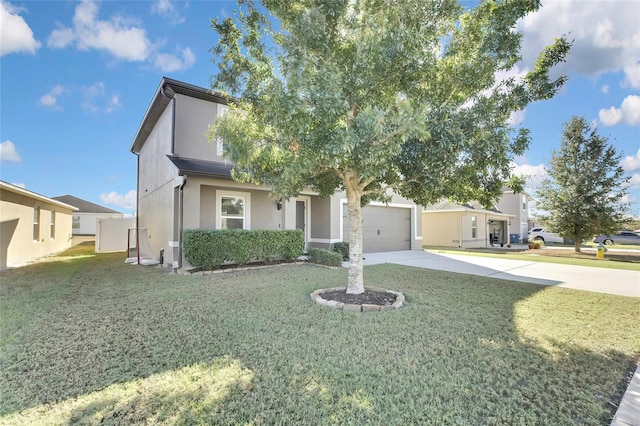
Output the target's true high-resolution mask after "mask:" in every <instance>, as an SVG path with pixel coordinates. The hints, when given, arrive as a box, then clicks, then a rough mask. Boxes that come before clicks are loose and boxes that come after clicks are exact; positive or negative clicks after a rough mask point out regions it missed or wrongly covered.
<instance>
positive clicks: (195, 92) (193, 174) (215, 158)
mask: <svg viewBox="0 0 640 426" xmlns="http://www.w3.org/2000/svg"><path fill="white" fill-rule="evenodd" d="M226 108H227V106H226V100H225V98H223V97H222V96H220V95H219V94H216V93H213V92H212V91H211V90H208V89H204V88H201V87H197V86H193V85H191V84H187V83H183V82H180V81H177V80H173V79H169V78H163V79H162V81H161V82H160V86H159V87H158V89H157V90H156V92H155V94H154V96H153V99H152V101H151V105H150V106H149V108H148V109H147V112H146V113H145V115H144V118H143V120H142V123H141V125H140V127H139V129H138V131H137V133H136V135H135V138H134V140H133V143H132V145H131V152H133V153H134V154H135V155H137V156H138V177H137V181H138V183H137V192H138V200H137V204H138V205H137V212H138V215H137V226H138V228H144V229H146V232H145V233H144V234H143V235H145V238H146V239H148V242H149V245H150V247H151V250H152V251H153V252H154V253H157V254H158V255H159V252H160V250H161V249H162V248H164V249H165V251H164V256H165V257H164V260H165V263H166V264H169V265H173V267H174V268H181V267H183V268H188V267H189V265H188V264H187V261H186V259H184V257H183V254H182V241H181V238H182V233H183V231H184V230H186V229H230V228H240V229H273V230H278V229H283V230H284V229H301V230H303V232H304V235H305V242H306V244H307V246H308V247H324V248H329V247H330V246H331V244H333V243H335V242H339V241H348V226H347V209H346V197H345V195H344V194H343V193H336V194H334V195H333V196H331V197H326V198H321V197H319V196H318V195H317V193H315V192H314V191H313V190H312V189H311V188H309V189H307V190H305V191H303V192H302V193H301V194H300V195H299V196H297V197H295V198H292V199H290V200H279V199H274V198H273V197H272V196H271V194H270V188H269V187H266V186H258V185H252V184H244V183H238V182H235V181H233V179H232V178H231V168H232V165H231V164H229V162H228V161H227V160H226V159H225V158H224V156H223V143H224V142H223V141H218V142H217V143H213V144H211V143H209V141H208V140H207V134H208V128H209V125H210V124H212V123H213V122H214V120H215V119H216V117H220V116H222V115H223V114H224V113H225V110H226ZM363 216H364V219H363V234H364V238H363V239H364V241H363V243H364V251H365V252H372V251H388V250H411V249H415V250H420V249H421V246H422V241H421V240H422V236H421V231H422V225H421V220H422V215H421V208H420V207H419V206H416V205H415V203H413V202H411V201H408V200H406V199H403V198H401V197H399V196H395V195H394V197H393V199H392V201H391V203H390V204H388V205H383V204H371V205H369V206H367V207H365V209H364V211H363Z"/></svg>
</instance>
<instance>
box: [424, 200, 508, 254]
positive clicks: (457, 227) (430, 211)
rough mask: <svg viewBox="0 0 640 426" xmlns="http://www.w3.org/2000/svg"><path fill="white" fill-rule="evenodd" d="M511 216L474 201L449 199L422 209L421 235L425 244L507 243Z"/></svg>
mask: <svg viewBox="0 0 640 426" xmlns="http://www.w3.org/2000/svg"><path fill="white" fill-rule="evenodd" d="M513 220H514V216H513V215H512V214H507V213H503V212H501V211H499V210H497V209H496V210H488V209H485V208H483V207H482V206H481V205H480V204H479V203H477V202H471V203H468V204H455V203H452V202H450V201H441V202H440V203H436V204H432V205H430V206H426V207H425V208H424V210H423V211H422V235H423V242H424V244H425V245H426V246H442V247H461V248H482V247H492V246H493V247H503V246H505V245H507V244H509V243H510V231H511V229H512V226H513Z"/></svg>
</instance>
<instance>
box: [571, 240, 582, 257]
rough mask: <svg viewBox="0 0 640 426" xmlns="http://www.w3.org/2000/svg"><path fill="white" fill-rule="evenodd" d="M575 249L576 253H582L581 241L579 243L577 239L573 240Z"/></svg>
mask: <svg viewBox="0 0 640 426" xmlns="http://www.w3.org/2000/svg"><path fill="white" fill-rule="evenodd" d="M573 248H574V250H575V251H576V253H581V251H580V241H578V239H577V238H575V239H574V240H573Z"/></svg>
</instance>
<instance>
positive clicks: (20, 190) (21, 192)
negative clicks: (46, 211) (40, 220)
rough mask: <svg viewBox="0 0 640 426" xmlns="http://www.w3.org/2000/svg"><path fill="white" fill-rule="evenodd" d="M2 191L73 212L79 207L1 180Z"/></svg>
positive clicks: (0, 187)
mask: <svg viewBox="0 0 640 426" xmlns="http://www.w3.org/2000/svg"><path fill="white" fill-rule="evenodd" d="M0 189H2V190H3V191H9V192H13V193H14V194H19V195H24V196H27V197H31V198H35V199H36V200H40V201H44V202H46V203H50V204H53V205H56V206H58V207H63V208H66V209H69V210H71V211H74V212H75V211H78V208H77V207H74V206H72V205H69V204H67V203H63V202H62V201H58V200H54V199H53V198H49V197H45V196H44V195H41V194H38V193H37V192H33V191H29V190H28V189H24V188H20V187H19V186H16V185H13V184H11V183H9V182H5V181H3V180H0Z"/></svg>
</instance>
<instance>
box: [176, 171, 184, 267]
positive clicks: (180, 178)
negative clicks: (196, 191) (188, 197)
mask: <svg viewBox="0 0 640 426" xmlns="http://www.w3.org/2000/svg"><path fill="white" fill-rule="evenodd" d="M176 181H179V182H180V183H179V184H178V185H177V186H178V241H177V243H178V253H177V258H178V259H177V260H176V259H173V267H174V270H176V271H177V270H178V269H180V268H182V232H183V230H184V223H183V222H184V214H183V212H184V186H185V184H186V183H187V177H186V176H185V175H179V176H178V177H177V178H176Z"/></svg>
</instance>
